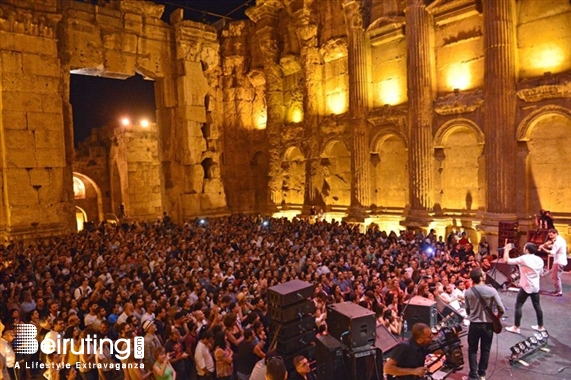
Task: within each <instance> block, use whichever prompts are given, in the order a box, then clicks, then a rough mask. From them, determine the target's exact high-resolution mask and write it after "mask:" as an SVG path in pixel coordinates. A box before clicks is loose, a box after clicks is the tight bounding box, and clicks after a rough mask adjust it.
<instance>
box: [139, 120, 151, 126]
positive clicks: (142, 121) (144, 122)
mask: <svg viewBox="0 0 571 380" xmlns="http://www.w3.org/2000/svg"><path fill="white" fill-rule="evenodd" d="M139 124H141V127H143V128H147V127H148V126H149V121H148V120H147V119H143V120H141V122H140V123H139Z"/></svg>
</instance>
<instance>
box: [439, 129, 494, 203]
mask: <svg viewBox="0 0 571 380" xmlns="http://www.w3.org/2000/svg"><path fill="white" fill-rule="evenodd" d="M435 146H436V151H435V159H436V165H435V166H436V168H435V169H436V178H437V181H436V184H437V189H436V190H437V194H438V195H437V198H436V201H437V202H436V203H438V204H440V206H441V208H442V209H443V210H445V211H452V212H463V213H464V212H470V211H475V210H477V209H478V207H479V206H480V201H481V196H480V195H481V194H480V188H481V186H480V183H481V180H480V177H481V175H482V174H481V173H480V172H481V171H480V157H481V156H482V150H483V134H482V133H481V131H480V130H479V128H478V127H477V126H475V125H474V124H473V123H471V122H469V123H466V122H463V121H456V122H454V123H453V124H447V125H444V126H442V128H441V129H440V131H439V132H438V133H437V135H436V141H435Z"/></svg>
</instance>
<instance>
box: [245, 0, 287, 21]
mask: <svg viewBox="0 0 571 380" xmlns="http://www.w3.org/2000/svg"><path fill="white" fill-rule="evenodd" d="M257 3H258V4H257V5H256V6H254V7H251V8H248V9H246V16H248V17H249V18H250V20H252V21H254V22H255V23H256V24H257V23H259V22H260V21H262V20H264V19H277V18H278V13H279V11H280V9H281V4H280V1H277V0H265V1H258V2H257Z"/></svg>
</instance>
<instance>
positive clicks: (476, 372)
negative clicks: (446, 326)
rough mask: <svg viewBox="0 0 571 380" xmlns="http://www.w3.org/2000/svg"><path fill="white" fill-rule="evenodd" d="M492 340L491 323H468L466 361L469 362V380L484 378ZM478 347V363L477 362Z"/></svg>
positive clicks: (492, 328) (492, 327) (492, 329)
mask: <svg viewBox="0 0 571 380" xmlns="http://www.w3.org/2000/svg"><path fill="white" fill-rule="evenodd" d="M493 339H494V325H493V324H491V323H475V322H472V323H470V328H469V329H468V360H469V362H470V375H469V377H470V379H474V380H477V379H479V378H480V376H486V370H487V369H488V361H489V360H490V350H491V348H492V340H493ZM478 346H479V347H480V361H478Z"/></svg>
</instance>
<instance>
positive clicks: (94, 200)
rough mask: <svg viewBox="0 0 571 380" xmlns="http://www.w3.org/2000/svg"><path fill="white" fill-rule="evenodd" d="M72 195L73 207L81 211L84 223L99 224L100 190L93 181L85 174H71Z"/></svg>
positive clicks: (101, 209) (101, 215)
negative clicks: (92, 222) (73, 199)
mask: <svg viewBox="0 0 571 380" xmlns="http://www.w3.org/2000/svg"><path fill="white" fill-rule="evenodd" d="M73 193H74V198H75V206H76V208H79V209H80V210H81V211H82V213H83V215H84V217H85V221H95V222H101V221H102V220H103V198H102V195H101V188H100V187H99V185H97V183H96V182H95V181H94V180H93V179H91V178H90V177H88V176H86V175H85V174H81V173H78V172H73ZM76 214H77V213H76ZM76 216H77V215H76ZM78 223H79V222H78ZM82 226H83V224H82Z"/></svg>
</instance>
